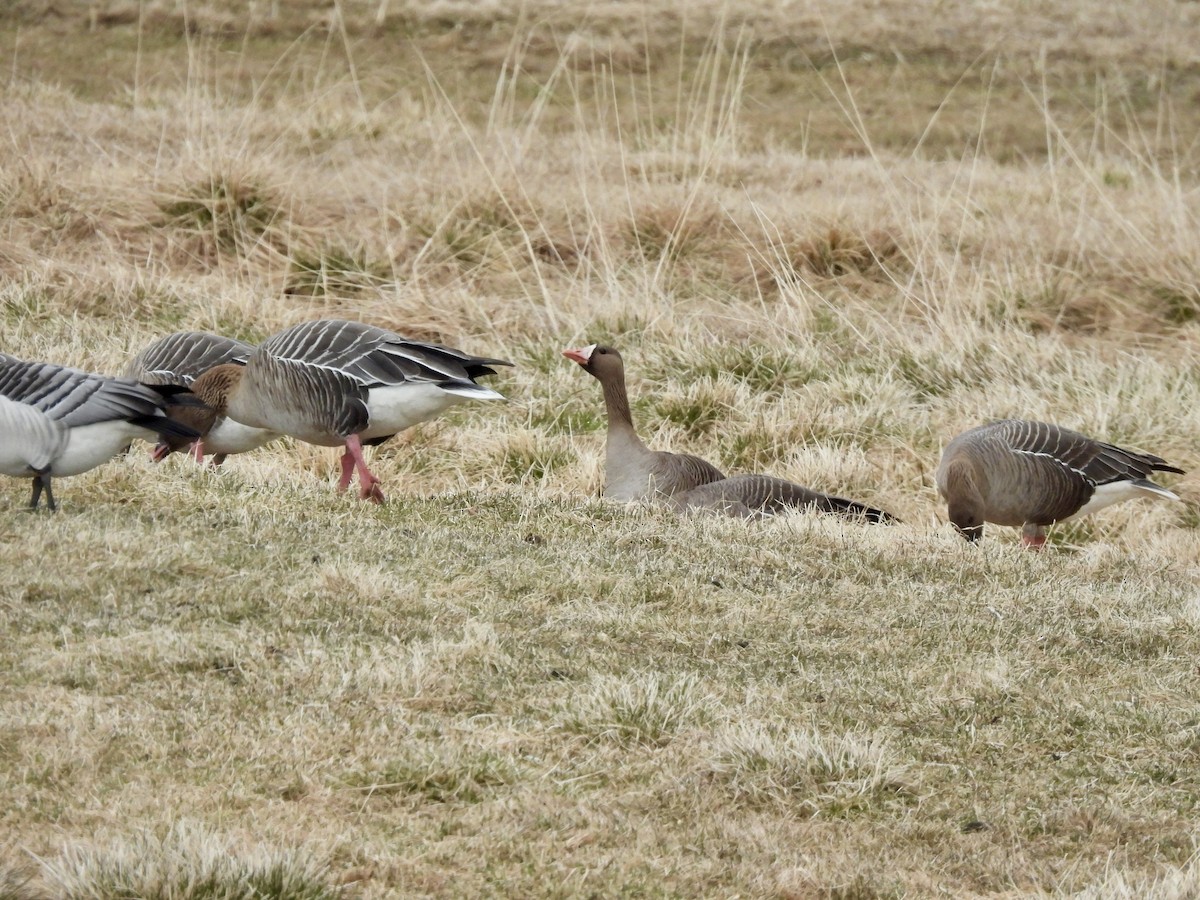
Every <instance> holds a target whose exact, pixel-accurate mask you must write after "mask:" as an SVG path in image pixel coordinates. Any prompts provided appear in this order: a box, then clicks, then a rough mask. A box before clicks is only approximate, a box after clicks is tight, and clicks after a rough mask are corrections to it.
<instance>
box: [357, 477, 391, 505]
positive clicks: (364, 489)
mask: <svg viewBox="0 0 1200 900" xmlns="http://www.w3.org/2000/svg"><path fill="white" fill-rule="evenodd" d="M358 496H359V497H361V498H362V499H363V500H370V501H371V502H372V503H386V502H387V498H386V497H384V496H383V491H382V490H380V489H379V479H378V478H376V477H375V476H374V475H372V476H371V480H370V481H363V480H362V479H361V478H360V479H359V491H358Z"/></svg>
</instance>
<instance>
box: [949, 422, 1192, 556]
mask: <svg viewBox="0 0 1200 900" xmlns="http://www.w3.org/2000/svg"><path fill="white" fill-rule="evenodd" d="M1151 472H1174V473H1176V474H1179V475H1182V474H1184V472H1183V469H1179V468H1176V467H1175V466H1172V465H1169V464H1168V463H1167V461H1166V460H1164V459H1161V458H1160V457H1157V456H1154V455H1152V454H1149V453H1138V452H1136V451H1134V450H1125V449H1122V448H1121V447H1117V446H1114V445H1113V444H1106V443H1103V442H1102V441H1097V440H1093V439H1092V438H1090V437H1087V436H1086V435H1083V434H1080V433H1079V432H1077V431H1071V430H1070V429H1067V428H1062V427H1060V426H1058V425H1050V424H1047V423H1045V422H1031V421H1026V420H1023V419H1004V420H1001V421H998V422H991V423H988V424H986V425H979V426H977V427H975V428H972V429H970V430H968V431H964V432H963V433H962V434H960V435H958V436H957V437H955V438H954V439H953V440H952V441H951V442H950V443H949V444H948V445H947V446H946V450H945V452H944V453H943V454H942V461H941V464H940V465H939V466H938V470H937V488H938V492H939V493H940V494H941V495H942V496H943V497H944V498H945V499H946V504H947V507H948V510H949V516H950V521H951V522H952V523H954V527H955V528H957V529H958V532H959V534H961V535H962V536H963V537H964V538H966V539H967V540H968V541H971V542H974V541H978V540H979V539H980V538H981V537H982V536H983V523H984V522H991V523H993V524H995V525H1012V526H1017V527H1020V528H1021V543H1022V545H1024V546H1026V547H1029V548H1031V549H1040V548H1041V547H1042V545H1043V544H1045V543H1046V526H1048V525H1053V524H1054V523H1055V522H1066V521H1069V520H1071V519H1075V518H1078V517H1080V516H1085V515H1089V514H1090V513H1094V512H1096V511H1097V510H1100V509H1103V508H1104V507H1106V506H1110V505H1111V504H1113V503H1119V502H1120V501H1122V500H1131V499H1133V498H1134V497H1163V498H1166V499H1168V500H1179V497H1178V496H1177V495H1176V494H1174V493H1173V492H1171V491H1169V490H1167V489H1166V488H1164V487H1161V486H1160V485H1157V484H1155V483H1154V482H1152V481H1150V480H1149V476H1150V473H1151Z"/></svg>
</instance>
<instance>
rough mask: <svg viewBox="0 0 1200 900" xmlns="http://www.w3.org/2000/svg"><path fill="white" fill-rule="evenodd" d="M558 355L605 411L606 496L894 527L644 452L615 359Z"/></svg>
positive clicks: (792, 488) (823, 500) (868, 512)
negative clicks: (594, 388)
mask: <svg viewBox="0 0 1200 900" xmlns="http://www.w3.org/2000/svg"><path fill="white" fill-rule="evenodd" d="M563 356H565V357H566V358H567V359H570V360H573V361H574V362H577V363H579V365H580V366H582V367H583V369H584V371H586V372H587V373H588V374H589V375H591V376H593V377H594V378H596V380H598V381H599V382H600V384H601V386H602V387H603V388H604V405H605V407H606V409H607V411H608V437H607V440H606V441H605V459H604V474H605V483H604V496H606V497H611V498H613V499H615V500H624V501H630V500H643V499H648V498H658V499H667V500H669V501H670V503H671V506H672V508H674V509H676V510H678V511H680V512H684V511H687V510H706V511H711V512H717V513H723V514H725V515H729V516H735V517H741V518H762V517H764V516H769V515H774V514H775V513H779V512H783V511H785V510H787V509H815V510H818V511H821V512H829V513H835V514H838V515H843V516H849V517H855V518H863V519H866V520H867V521H870V522H892V521H897V520H896V518H895V517H894V516H892V515H890V514H889V513H886V512H883V511H882V510H879V509H873V508H872V507H869V506H864V505H863V504H861V503H856V502H854V501H853V500H843V499H842V498H841V497H830V496H828V495H826V494H821V493H818V492H817V491H814V490H810V489H809V488H806V487H802V486H801V485H798V484H794V483H792V482H790V481H784V480H783V479H782V478H773V477H772V476H770V475H735V476H733V477H731V478H726V477H725V475H724V474H722V472H721V470H720V469H718V468H717V467H716V466H714V465H712V464H711V463H709V462H706V461H705V460H703V459H701V458H700V457H698V456H691V455H689V454H686V453H668V452H667V451H664V450H651V449H649V448H648V447H647V446H646V445H645V444H643V443H642V441H641V438H639V437H638V436H637V432H636V431H635V430H634V427H633V416H632V415H631V414H630V411H629V396H628V393H627V391H626V388H625V364H624V362H623V361H622V359H621V354H620V353H618V352H617V351H616V350H614V349H613V348H612V347H603V346H600V345H597V344H592V345H591V346H590V347H582V348H580V349H577V350H564V351H563Z"/></svg>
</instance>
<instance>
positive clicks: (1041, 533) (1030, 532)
mask: <svg viewBox="0 0 1200 900" xmlns="http://www.w3.org/2000/svg"><path fill="white" fill-rule="evenodd" d="M1045 543H1046V529H1045V528H1043V527H1042V526H1041V525H1034V524H1032V523H1029V524H1027V525H1026V526H1025V527H1024V528H1022V529H1021V546H1022V547H1024V548H1025V549H1026V550H1041V549H1042V547H1043V545H1045Z"/></svg>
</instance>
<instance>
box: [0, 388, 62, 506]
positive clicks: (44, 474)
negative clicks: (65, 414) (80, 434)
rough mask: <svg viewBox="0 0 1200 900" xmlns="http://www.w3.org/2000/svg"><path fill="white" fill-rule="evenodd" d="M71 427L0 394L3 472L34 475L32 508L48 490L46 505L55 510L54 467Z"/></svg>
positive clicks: (0, 455) (1, 460) (0, 472)
mask: <svg viewBox="0 0 1200 900" xmlns="http://www.w3.org/2000/svg"><path fill="white" fill-rule="evenodd" d="M68 438H69V434H68V428H67V426H66V425H64V424H63V423H62V422H58V421H55V420H54V419H51V418H50V417H49V416H48V415H46V414H45V413H44V412H42V411H41V410H40V409H35V408H34V407H32V406H29V405H27V404H25V403H18V402H17V401H16V400H9V399H8V398H7V397H0V474H2V475H12V476H14V477H16V478H32V479H33V499H32V500H31V501H30V502H29V508H30V509H37V506H38V501H39V500H40V499H41V497H42V490H43V489H45V491H46V505H47V506H48V507H50V509H51V510H52V511H53V510H54V509H56V507H55V505H54V492H53V491H52V490H51V489H50V477H51V475H52V474H53V471H52V467H53V464H54V460H56V459H57V458H58V457H59V456H60V455H61V454H62V452H63V450H64V449H65V448H66V446H67V440H68Z"/></svg>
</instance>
